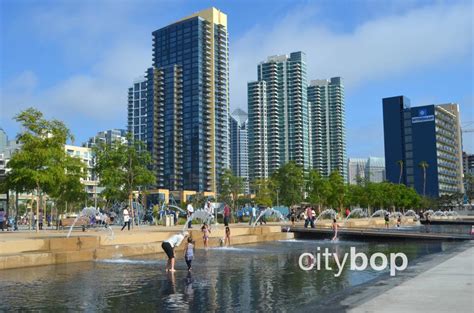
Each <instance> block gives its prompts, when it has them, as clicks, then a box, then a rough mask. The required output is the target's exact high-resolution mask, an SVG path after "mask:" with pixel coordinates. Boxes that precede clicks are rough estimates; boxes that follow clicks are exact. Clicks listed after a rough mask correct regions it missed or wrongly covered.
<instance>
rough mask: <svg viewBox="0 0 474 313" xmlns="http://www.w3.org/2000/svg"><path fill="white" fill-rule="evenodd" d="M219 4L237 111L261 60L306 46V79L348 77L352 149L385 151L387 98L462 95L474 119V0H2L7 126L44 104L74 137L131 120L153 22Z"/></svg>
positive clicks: (0, 89)
mask: <svg viewBox="0 0 474 313" xmlns="http://www.w3.org/2000/svg"><path fill="white" fill-rule="evenodd" d="M211 6H214V7H216V8H218V9H220V10H221V11H223V12H224V13H226V14H227V16H228V32H229V44H230V53H229V54H230V56H229V58H230V106H231V111H233V110H234V109H236V108H241V109H244V110H245V111H246V110H247V82H249V81H253V80H256V79H257V65H258V63H259V62H261V61H263V60H265V59H266V58H267V57H268V56H271V55H279V54H289V53H291V52H294V51H304V52H305V53H306V56H307V67H308V79H310V80H313V79H324V78H330V77H334V76H341V77H342V78H343V79H344V85H345V106H346V137H347V150H348V157H368V156H379V157H382V156H383V155H384V142H383V121H382V98H384V97H390V96H396V95H405V96H407V97H408V98H410V100H411V103H412V106H419V105H427V104H441V103H458V104H459V106H460V111H461V121H462V125H465V129H474V123H472V122H473V121H474V106H473V104H474V91H473V90H474V89H473V86H474V84H473V68H474V55H473V50H474V39H473V28H474V24H473V15H474V14H473V13H474V8H473V4H472V2H471V1H455V0H450V1H427V0H423V1H417V0H395V1H394V0H312V1H309V0H305V1H297V0H288V1H283V0H262V1H259V0H241V1H229V0H227V1H196V0H195V1H191V0H189V1H184V0H173V1H158V0H155V1H152V0H133V1H132V0H115V1H104V0H95V1H89V0H67V1H66V0H63V1H58V0H56V1H40V0H0V127H1V128H3V129H4V130H5V131H6V132H7V134H8V136H9V137H10V138H13V137H14V136H15V135H16V134H17V132H18V131H19V130H20V128H19V125H18V124H17V123H16V122H15V121H14V120H13V118H14V116H15V115H16V114H17V113H19V112H20V111H21V110H22V109H25V108H27V107H35V108H37V109H39V110H41V111H42V112H43V113H44V114H45V116H46V118H48V119H49V118H56V119H60V120H62V121H64V122H65V123H66V125H67V126H68V127H69V128H70V129H71V131H72V133H73V134H74V136H75V138H76V140H75V144H77V145H80V144H81V143H82V142H84V141H86V140H87V139H88V138H89V137H91V136H94V135H95V134H96V133H97V132H98V131H102V130H106V129H111V128H126V123H127V92H128V87H129V86H131V84H132V82H133V80H134V79H135V78H137V77H139V76H141V75H143V73H144V71H145V69H146V68H148V67H150V66H151V64H152V36H151V33H152V31H154V30H156V29H159V28H161V27H164V26H166V25H168V24H170V23H172V22H175V21H177V20H179V19H181V18H182V17H185V16H188V15H190V14H192V13H194V12H197V11H199V10H202V9H206V8H209V7H211ZM473 136H474V132H471V133H468V132H466V133H464V135H463V145H464V150H466V151H467V152H470V153H474V140H473V139H474V137H473Z"/></svg>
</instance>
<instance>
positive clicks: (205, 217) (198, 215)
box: [183, 210, 214, 231]
mask: <svg viewBox="0 0 474 313" xmlns="http://www.w3.org/2000/svg"><path fill="white" fill-rule="evenodd" d="M194 219H200V220H201V221H202V222H203V223H206V224H207V225H211V224H212V221H213V220H214V215H212V214H211V213H209V212H207V211H205V210H196V211H194V213H193V214H191V216H190V217H188V219H187V220H186V223H184V226H183V231H185V230H186V229H187V228H188V223H189V222H191V221H192V220H194Z"/></svg>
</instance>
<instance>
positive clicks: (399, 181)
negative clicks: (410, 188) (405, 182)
mask: <svg viewBox="0 0 474 313" xmlns="http://www.w3.org/2000/svg"><path fill="white" fill-rule="evenodd" d="M397 164H398V165H399V166H400V176H399V177H398V184H399V185H400V184H401V183H402V176H403V160H398V161H397Z"/></svg>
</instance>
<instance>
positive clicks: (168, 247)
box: [161, 231, 189, 272]
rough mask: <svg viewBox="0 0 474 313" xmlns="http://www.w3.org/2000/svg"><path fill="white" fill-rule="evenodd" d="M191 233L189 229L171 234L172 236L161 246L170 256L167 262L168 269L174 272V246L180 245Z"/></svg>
mask: <svg viewBox="0 0 474 313" xmlns="http://www.w3.org/2000/svg"><path fill="white" fill-rule="evenodd" d="M188 235H189V233H188V232H187V231H185V232H182V233H179V234H176V235H173V236H171V237H170V238H168V239H166V240H165V241H163V243H162V244H161V248H163V250H164V251H165V253H166V255H167V256H168V262H167V263H166V271H167V272H168V271H170V272H174V271H175V269H174V263H175V258H174V248H176V247H179V245H180V244H181V242H183V240H184V238H185V237H187V236H188Z"/></svg>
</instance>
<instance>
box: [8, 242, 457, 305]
mask: <svg viewBox="0 0 474 313" xmlns="http://www.w3.org/2000/svg"><path fill="white" fill-rule="evenodd" d="M454 245H456V243H440V242H438V243H433V242H426V243H416V244H415V243H412V242H390V243H382V242H380V243H377V242H370V243H362V242H357V241H345V240H341V241H338V242H331V241H328V240H311V241H310V240H283V241H278V242H272V243H267V244H255V245H246V246H236V247H230V248H211V249H209V250H207V251H205V250H198V251H196V253H195V254H196V256H195V260H194V262H193V271H192V273H191V274H188V272H187V270H186V269H185V268H186V265H185V263H184V260H183V259H182V255H181V254H182V252H178V253H177V257H178V259H177V272H176V273H174V274H168V273H165V271H164V266H165V261H163V260H157V259H156V258H155V257H153V256H142V257H136V258H119V259H109V260H101V261H97V262H87V263H75V264H68V265H66V264H64V265H56V266H42V267H36V268H26V269H17V270H5V271H2V272H1V275H0V299H2V300H1V301H0V311H4V310H5V311H7V310H42V311H65V310H73V311H76V310H79V311H87V312H94V311H114V312H115V311H126V310H127V309H128V310H130V309H132V308H133V310H137V309H138V310H140V311H138V312H141V311H142V310H143V311H160V312H161V311H193V312H205V311H229V310H230V311H245V312H251V311H274V312H275V311H277V312H279V311H290V310H294V309H295V307H300V306H304V304H305V303H314V301H315V300H316V301H318V300H323V299H324V298H325V297H327V296H328V295H331V296H334V295H336V294H337V293H341V292H343V291H344V290H345V289H346V288H348V287H352V286H357V285H359V284H362V283H365V282H368V281H370V280H372V279H375V278H377V277H379V276H380V275H384V274H386V273H387V271H388V269H387V270H385V271H382V272H377V271H374V270H372V269H367V270H365V271H363V272H358V271H351V270H349V269H348V266H346V267H345V269H344V270H343V271H342V274H341V276H340V277H335V276H334V275H335V274H336V272H337V271H336V266H335V264H334V263H331V265H332V267H333V270H332V271H326V270H320V271H317V270H311V271H303V270H301V269H300V268H299V267H298V258H299V256H300V255H301V253H303V252H310V253H315V252H316V251H317V247H320V250H321V252H322V251H323V250H324V249H325V248H328V249H329V251H330V252H331V253H337V254H338V255H339V256H340V257H341V259H342V255H343V254H344V253H346V252H349V249H350V247H355V248H356V249H357V252H366V253H368V254H369V255H370V254H373V253H375V252H382V253H384V254H389V253H392V252H404V253H405V254H406V255H407V256H408V259H409V261H410V262H413V261H415V260H416V259H417V258H419V257H420V256H423V255H427V254H432V253H439V252H442V251H445V250H447V249H449V248H451V247H453V246H454Z"/></svg>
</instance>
